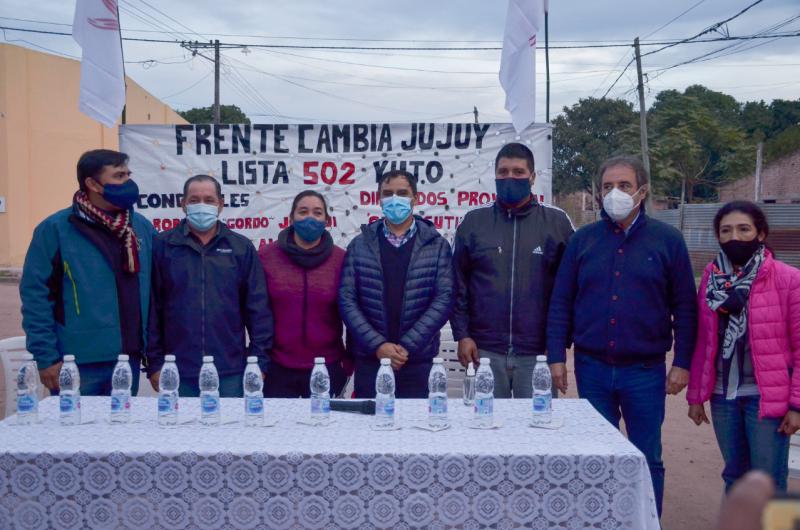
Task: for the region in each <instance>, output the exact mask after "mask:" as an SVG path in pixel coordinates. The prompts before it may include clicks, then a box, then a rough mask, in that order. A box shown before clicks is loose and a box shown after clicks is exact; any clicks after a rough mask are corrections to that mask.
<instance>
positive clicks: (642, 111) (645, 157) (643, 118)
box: [633, 37, 653, 195]
mask: <svg viewBox="0 0 800 530" xmlns="http://www.w3.org/2000/svg"><path fill="white" fill-rule="evenodd" d="M633 47H634V49H635V50H636V75H637V77H638V78H639V86H638V87H637V88H638V90H639V123H640V128H641V140H642V162H643V163H644V168H645V169H646V170H647V174H648V175H650V150H649V148H648V146H647V109H646V108H645V106H644V83H643V82H642V56H641V53H639V37H636V38H635V39H633ZM652 178H653V176H652V175H650V179H651V180H652ZM651 189H652V186H651ZM648 195H649V194H648Z"/></svg>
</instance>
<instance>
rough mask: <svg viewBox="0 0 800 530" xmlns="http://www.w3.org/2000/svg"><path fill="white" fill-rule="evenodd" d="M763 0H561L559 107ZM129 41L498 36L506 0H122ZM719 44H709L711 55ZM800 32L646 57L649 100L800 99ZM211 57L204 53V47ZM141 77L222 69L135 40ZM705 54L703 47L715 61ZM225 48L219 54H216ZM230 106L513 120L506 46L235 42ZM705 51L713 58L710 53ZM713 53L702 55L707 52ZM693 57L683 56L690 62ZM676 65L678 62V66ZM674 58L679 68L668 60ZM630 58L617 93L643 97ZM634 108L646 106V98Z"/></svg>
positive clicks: (751, 18) (65, 48) (64, 19)
mask: <svg viewBox="0 0 800 530" xmlns="http://www.w3.org/2000/svg"><path fill="white" fill-rule="evenodd" d="M754 1H755V0H675V1H671V2H664V1H662V0H614V1H612V0H551V2H550V43H551V46H553V49H552V50H551V52H550V64H551V80H552V86H551V100H552V101H551V117H552V116H554V115H556V114H558V113H559V112H560V111H561V108H562V107H563V106H565V105H572V104H574V103H575V102H577V101H578V99H579V98H583V97H589V96H596V97H599V96H602V95H603V94H604V93H605V92H606V91H607V90H609V88H610V87H612V83H613V82H614V81H615V80H616V79H617V78H618V77H619V76H620V73H621V72H622V71H623V67H624V66H625V65H627V64H628V62H629V61H630V59H631V58H632V57H633V51H632V48H631V47H606V48H582V49H563V48H560V47H564V46H586V45H598V44H628V43H630V42H632V41H633V38H634V37H636V36H639V37H640V38H641V39H642V42H643V43H644V44H645V46H643V48H642V51H643V53H647V52H650V51H654V50H658V49H659V48H661V47H662V46H659V45H656V44H654V43H658V42H662V41H669V40H673V39H683V38H688V37H692V36H694V35H696V34H698V33H700V32H701V31H703V30H705V29H707V28H709V27H710V26H712V25H714V24H715V23H717V22H719V21H721V20H725V19H727V18H729V17H731V16H733V15H735V14H736V13H738V12H739V11H741V10H742V9H745V8H746V7H747V6H749V5H750V4H752V3H753V2H754ZM119 4H120V11H121V22H122V28H123V36H125V37H135V38H144V39H160V40H176V39H177V40H183V39H186V40H190V39H197V40H208V39H213V38H218V39H219V40H220V41H221V42H223V43H233V44H250V45H251V46H252V45H255V44H281V45H300V46H307V45H328V46H360V47H387V46H392V47H395V46H396V47H426V46H427V47H454V46H459V47H489V48H491V47H498V46H500V45H501V42H502V38H503V28H504V22H505V12H506V2H505V1H504V0H439V1H436V0H424V1H423V0H404V1H403V2H378V1H376V0H372V1H370V0H337V1H335V2H332V1H321V0H285V1H263V0H239V1H237V2H220V1H219V0H192V1H189V0H170V1H169V2H167V1H165V0H119ZM73 10H74V2H72V1H64V0H38V1H37V2H35V3H34V2H30V1H29V0H3V2H2V3H1V4H0V17H2V18H0V25H2V26H5V27H17V28H19V27H24V28H35V29H40V30H46V31H54V32H69V31H70V24H71V21H72V15H73ZM772 33H798V34H800V2H798V0H763V1H762V2H760V3H758V5H756V6H754V7H752V9H750V10H749V11H747V12H746V13H744V14H743V15H741V16H739V17H738V18H736V19H735V20H733V21H732V22H731V23H729V24H727V25H726V26H723V27H721V28H720V29H719V31H717V32H715V33H710V34H708V35H706V36H705V37H704V38H713V37H722V36H723V35H730V36H747V35H755V34H761V35H769V34H772ZM0 39H4V40H5V41H7V42H13V43H15V44H19V45H22V46H28V47H33V48H36V47H39V48H40V49H41V48H44V49H47V50H48V51H51V52H57V53H59V54H62V55H66V56H73V57H77V56H79V55H80V49H79V48H78V46H77V45H76V44H75V43H74V41H72V39H71V37H69V36H58V35H38V34H32V33H22V32H18V31H10V30H5V31H4V32H0ZM539 43H540V48H539V50H538V51H537V59H536V60H537V79H538V81H539V86H538V88H537V121H544V117H545V91H544V79H545V78H544V72H545V68H544V47H543V46H542V44H543V43H544V37H543V32H542V35H540V38H539ZM715 51H717V53H711V52H715ZM798 52H800V37H793V38H777V39H776V38H767V39H759V40H746V41H732V42H716V43H708V44H683V45H679V46H674V47H671V48H669V49H667V50H664V51H660V52H658V53H653V54H651V55H648V56H645V57H644V58H643V70H644V72H645V75H646V76H647V83H646V85H647V95H648V104H649V103H650V102H651V101H652V98H653V97H654V96H655V95H656V94H657V93H658V92H659V91H661V90H664V89H672V88H674V89H679V90H682V89H684V88H685V87H686V86H688V85H690V84H695V83H700V84H703V85H705V86H707V87H709V88H712V89H714V90H719V91H722V92H726V93H728V94H731V95H733V96H735V97H736V98H737V99H739V100H740V101H747V100H759V99H763V100H765V101H767V102H769V101H771V100H772V99H776V98H783V99H797V98H798V97H800V54H798ZM204 53H206V52H204ZM124 54H125V60H126V62H127V64H126V69H127V73H128V75H129V76H130V77H132V78H133V79H134V80H136V81H137V82H138V83H139V84H141V85H142V86H143V87H144V88H145V89H147V90H148V91H150V92H151V93H153V94H154V95H155V96H157V97H159V98H161V99H162V100H164V101H166V102H167V103H169V104H170V105H172V106H173V107H174V108H176V109H181V110H182V109H187V108H191V107H195V106H207V105H210V104H211V102H212V100H213V68H212V64H211V63H210V62H209V61H207V60H205V59H203V58H201V57H192V55H191V53H189V52H188V51H186V50H184V49H182V48H181V47H180V46H179V45H178V44H176V43H154V42H134V41H125V43H124ZM707 54H709V55H708V56H707V57H705V58H703V56H705V55H707ZM212 55H213V52H212ZM222 56H223V66H222V69H223V73H222V78H223V81H222V88H221V94H222V103H223V104H236V105H238V106H240V107H241V108H242V109H243V110H244V111H245V112H246V113H247V114H248V116H250V118H251V119H253V120H254V121H262V122H263V121H328V122H331V121H362V120H363V121H387V122H404V121H461V120H464V121H471V119H472V109H473V107H477V108H478V111H479V113H480V119H481V121H509V117H508V114H507V113H506V112H505V111H504V110H503V102H504V96H503V92H502V90H501V88H500V86H499V83H498V80H497V72H498V69H499V64H500V51H499V50H476V51H421V50H417V51H395V50H390V51H386V50H381V51H370V50H350V51H320V50H307V49H286V48H284V49H264V48H256V47H250V48H248V49H246V50H242V49H241V48H236V49H224V50H223V54H222ZM698 59H701V60H698ZM702 59H705V60H702ZM693 60H694V62H692V63H691V64H686V65H680V66H676V65H679V64H680V63H682V62H685V61H693ZM673 66H674V67H673ZM669 67H673V68H669ZM635 86H636V69H635V65H631V67H630V68H628V69H627V70H626V71H625V72H624V73H623V74H622V76H621V77H619V80H618V82H617V83H616V84H615V85H614V86H613V88H612V89H611V91H610V96H613V97H622V98H626V99H628V100H630V101H632V102H637V99H636V93H635ZM635 104H636V105H637V106H638V103H635Z"/></svg>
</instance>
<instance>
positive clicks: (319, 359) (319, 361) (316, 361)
mask: <svg viewBox="0 0 800 530" xmlns="http://www.w3.org/2000/svg"><path fill="white" fill-rule="evenodd" d="M314 364H325V357H314Z"/></svg>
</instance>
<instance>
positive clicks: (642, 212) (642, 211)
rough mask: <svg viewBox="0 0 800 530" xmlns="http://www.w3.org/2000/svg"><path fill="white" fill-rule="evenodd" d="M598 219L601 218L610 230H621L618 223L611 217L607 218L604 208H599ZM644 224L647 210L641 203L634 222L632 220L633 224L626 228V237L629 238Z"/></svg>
mask: <svg viewBox="0 0 800 530" xmlns="http://www.w3.org/2000/svg"><path fill="white" fill-rule="evenodd" d="M600 217H602V218H603V219H604V220H605V221H606V222H607V223H608V225H609V226H611V227H612V228H622V227H621V226H620V225H619V223H617V222H616V221H615V220H613V219H612V218H611V216H609V215H608V214H607V213H606V210H605V208H601V209H600ZM646 222H647V209H646V208H645V203H644V202H642V203H641V205H640V206H639V213H638V214H637V215H636V218H634V220H633V224H632V225H631V226H630V227H628V233H627V235H628V236H630V235H631V233H633V231H634V230H637V229H638V228H639V227H640V226H642V225H643V224H645V223H646Z"/></svg>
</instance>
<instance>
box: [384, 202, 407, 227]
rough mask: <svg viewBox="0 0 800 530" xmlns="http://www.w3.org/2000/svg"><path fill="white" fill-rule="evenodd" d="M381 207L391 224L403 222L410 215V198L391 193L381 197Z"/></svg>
mask: <svg viewBox="0 0 800 530" xmlns="http://www.w3.org/2000/svg"><path fill="white" fill-rule="evenodd" d="M381 209H382V210H383V215H384V217H386V219H387V220H388V221H389V222H390V223H392V224H393V225H401V224H403V223H404V222H405V221H406V219H408V216H409V215H411V198H410V197H400V196H398V195H392V196H391V197H384V198H382V199H381Z"/></svg>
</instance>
